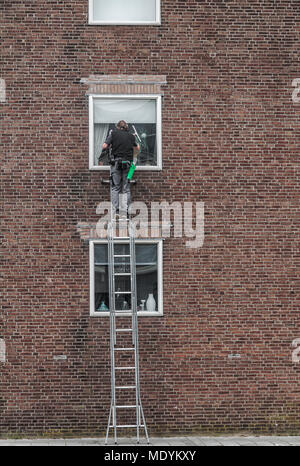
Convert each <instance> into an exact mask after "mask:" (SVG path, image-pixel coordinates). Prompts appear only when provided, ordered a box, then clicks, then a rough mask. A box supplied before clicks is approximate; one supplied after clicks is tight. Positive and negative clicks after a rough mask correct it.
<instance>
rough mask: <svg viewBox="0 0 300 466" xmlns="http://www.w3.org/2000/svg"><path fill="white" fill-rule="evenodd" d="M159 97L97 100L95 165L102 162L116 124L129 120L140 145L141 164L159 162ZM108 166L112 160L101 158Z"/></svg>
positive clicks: (95, 100)
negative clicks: (157, 101) (101, 155)
mask: <svg viewBox="0 0 300 466" xmlns="http://www.w3.org/2000/svg"><path fill="white" fill-rule="evenodd" d="M156 105H157V103H156V99H134V98H130V99H126V98H121V99H119V98H114V99H109V98H102V99H94V108H93V112H94V116H93V117H94V165H98V161H99V157H100V154H101V151H102V144H103V143H104V141H105V140H106V138H107V136H108V133H109V131H110V130H111V129H113V128H115V125H116V123H118V121H120V120H125V121H126V122H127V123H128V124H129V131H130V132H131V133H133V134H135V135H136V141H137V143H138V144H139V146H140V153H139V155H138V162H137V164H138V165H140V166H143V165H144V166H147V165H150V166H151V165H152V166H153V165H154V166H155V165H157V122H156V114H157V112H156ZM101 162H102V163H103V165H104V166H108V165H109V164H108V160H107V159H106V160H105V159H104V160H101Z"/></svg>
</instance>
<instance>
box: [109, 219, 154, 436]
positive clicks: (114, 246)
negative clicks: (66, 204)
mask: <svg viewBox="0 0 300 466" xmlns="http://www.w3.org/2000/svg"><path fill="white" fill-rule="evenodd" d="M122 225H123V226H122ZM117 226H119V232H120V231H122V232H123V233H121V235H122V236H116V229H117ZM124 231H125V236H124ZM120 240H122V241H121V242H120ZM108 275H109V308H110V355H111V405H110V411H109V417H108V425H107V431H106V439H105V444H106V445H107V442H108V437H109V432H110V429H113V435H114V442H115V444H117V443H118V436H117V432H118V429H120V428H123V429H125V428H128V429H129V428H136V441H137V443H139V442H140V429H141V428H143V429H144V433H145V437H146V440H147V443H149V437H148V432H147V426H146V421H145V417H144V412H143V408H142V403H141V396H140V381H139V349H138V322H137V296H136V260H135V229H134V225H133V223H132V222H131V221H130V220H128V219H123V220H122V219H120V220H119V224H118V222H117V220H112V221H111V222H110V224H109V225H108ZM118 282H119V283H118ZM121 283H122V284H123V287H125V283H126V286H128V288H129V289H120V286H118V285H120V284H121ZM116 288H118V289H117V290H116ZM120 297H123V298H124V303H125V305H124V306H120ZM125 298H127V300H126V301H125ZM128 298H129V299H128ZM121 307H122V308H121ZM124 319H125V323H124ZM128 321H129V322H128ZM121 322H122V325H121ZM124 325H125V327H124ZM126 335H127V337H126ZM124 338H125V340H126V343H125V344H124V342H123V343H122V339H124ZM128 341H129V342H130V343H128ZM130 354H131V358H132V362H131V363H130V365H128V363H127V364H126V365H124V362H121V365H120V363H119V362H118V361H116V359H117V358H120V360H122V355H123V356H125V359H126V355H127V356H128V355H130ZM129 357H130V356H129ZM120 374H121V376H122V375H123V374H126V376H125V377H126V378H127V380H126V383H120V382H119V381H118V378H119V377H120ZM131 379H132V381H131ZM128 380H130V382H128ZM130 394H131V396H132V399H133V401H131V400H130V402H128V403H127V404H123V402H121V403H120V402H119V401H118V400H119V398H122V400H123V399H124V398H125V399H126V400H128V399H129V398H130ZM121 410H122V415H123V416H124V414H125V413H126V415H127V416H126V419H127V418H129V417H130V421H131V419H133V421H132V422H130V423H127V422H126V423H124V422H121V423H119V417H122V416H121V414H119V413H120V412H121Z"/></svg>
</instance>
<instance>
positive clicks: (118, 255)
mask: <svg viewBox="0 0 300 466" xmlns="http://www.w3.org/2000/svg"><path fill="white" fill-rule="evenodd" d="M114 257H130V254H114Z"/></svg>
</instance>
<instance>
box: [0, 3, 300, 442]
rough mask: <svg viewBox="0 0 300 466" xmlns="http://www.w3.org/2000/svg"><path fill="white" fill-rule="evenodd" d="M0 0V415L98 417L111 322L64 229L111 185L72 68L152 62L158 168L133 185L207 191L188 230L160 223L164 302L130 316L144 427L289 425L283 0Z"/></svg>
mask: <svg viewBox="0 0 300 466" xmlns="http://www.w3.org/2000/svg"><path fill="white" fill-rule="evenodd" d="M1 9H2V10H3V25H2V27H1V29H2V34H3V43H2V65H1V76H0V77H1V78H4V79H5V82H6V91H7V99H6V102H5V103H2V104H0V105H1V112H2V118H3V121H2V123H3V124H2V135H1V146H2V147H1V152H2V154H3V161H2V163H1V189H2V192H1V197H2V201H3V203H2V207H1V209H2V210H1V220H2V226H1V230H2V241H3V242H2V254H1V269H2V270H1V272H2V275H1V276H2V278H1V280H2V282H1V283H2V285H1V290H2V300H1V301H2V302H1V314H0V325H1V328H0V337H2V338H3V339H4V340H5V343H6V363H5V364H4V363H1V362H0V386H1V391H0V434H2V435H6V434H7V433H22V434H24V433H26V434H35V435H38V434H40V433H44V434H45V435H53V434H54V433H56V434H60V435H62V434H63V433H68V434H84V433H85V434H90V435H92V434H95V435H102V434H103V432H104V430H105V428H106V423H107V416H108V410H109V403H110V372H109V323H108V320H107V319H100V318H91V317H90V316H89V256H88V245H87V243H86V242H83V241H82V240H81V238H80V235H79V233H78V232H77V230H76V225H77V224H78V223H79V222H95V221H97V215H96V206H97V204H98V203H99V201H101V200H108V189H107V186H103V185H101V184H100V178H101V177H102V176H103V175H102V174H101V173H100V172H90V171H89V170H88V106H87V98H86V95H85V93H86V88H85V87H84V86H83V85H82V84H81V83H80V80H81V79H82V78H87V77H88V76H90V75H99V74H101V73H103V74H105V75H113V74H124V75H126V74H128V75H136V74H144V75H165V76H166V78H167V86H165V87H164V99H163V171H162V172H153V173H151V174H149V172H147V173H145V172H144V173H138V174H137V175H136V179H137V180H138V184H137V186H136V187H134V188H133V195H134V199H135V200H145V199H147V200H148V201H149V202H150V201H151V200H156V201H159V200H166V201H168V202H173V201H175V200H178V201H192V202H196V201H203V202H204V204H205V240H204V245H203V247H202V248H201V249H198V250H195V249H191V250H190V249H187V248H186V247H185V241H186V239H185V238H183V239H173V238H171V239H168V240H166V241H165V243H164V316H163V317H157V318H154V317H149V318H141V319H140V360H141V390H142V401H143V406H144V411H145V415H146V420H147V423H148V427H149V430H150V434H151V433H155V432H159V431H173V432H184V431H222V432H229V431H267V432H282V431H286V432H287V431H295V432H296V431H297V432H299V428H300V421H299V406H300V398H299V381H300V366H299V363H298V364H297V363H295V362H293V361H292V351H293V347H292V341H293V340H294V339H295V338H297V337H300V325H299V324H300V313H299V306H300V302H299V284H300V282H299V210H300V209H299V151H298V149H299V144H298V141H299V105H300V104H296V103H295V102H293V101H292V98H291V96H292V91H293V88H292V86H291V83H292V80H293V79H294V78H297V77H300V76H299V75H300V70H299V17H300V16H299V15H300V8H299V3H298V1H297V0H290V1H287V0H276V1H275V0H274V1H273V0H260V1H256V0H255V1H251V2H250V1H246V0H239V1H237V0H236V1H213V0H203V1H201V2H200V1H194V0H187V1H184V2H183V1H180V0H172V1H171V0H162V25H161V26H148V27H141V26H115V27H102V26H89V25H88V24H87V14H88V1H87V0H85V1H78V0H73V1H67V0H62V1H60V2H45V1H44V2H43V1H41V2H36V1H33V0H23V1H16V0H10V1H8V0H4V1H2V5H1ZM59 355H64V356H66V358H67V359H62V360H59V359H58V360H57V359H55V357H56V356H59ZM238 355H239V356H240V357H239V356H238Z"/></svg>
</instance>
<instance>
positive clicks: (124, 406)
mask: <svg viewBox="0 0 300 466" xmlns="http://www.w3.org/2000/svg"><path fill="white" fill-rule="evenodd" d="M116 408H121V409H126V408H136V405H119V406H116Z"/></svg>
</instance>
